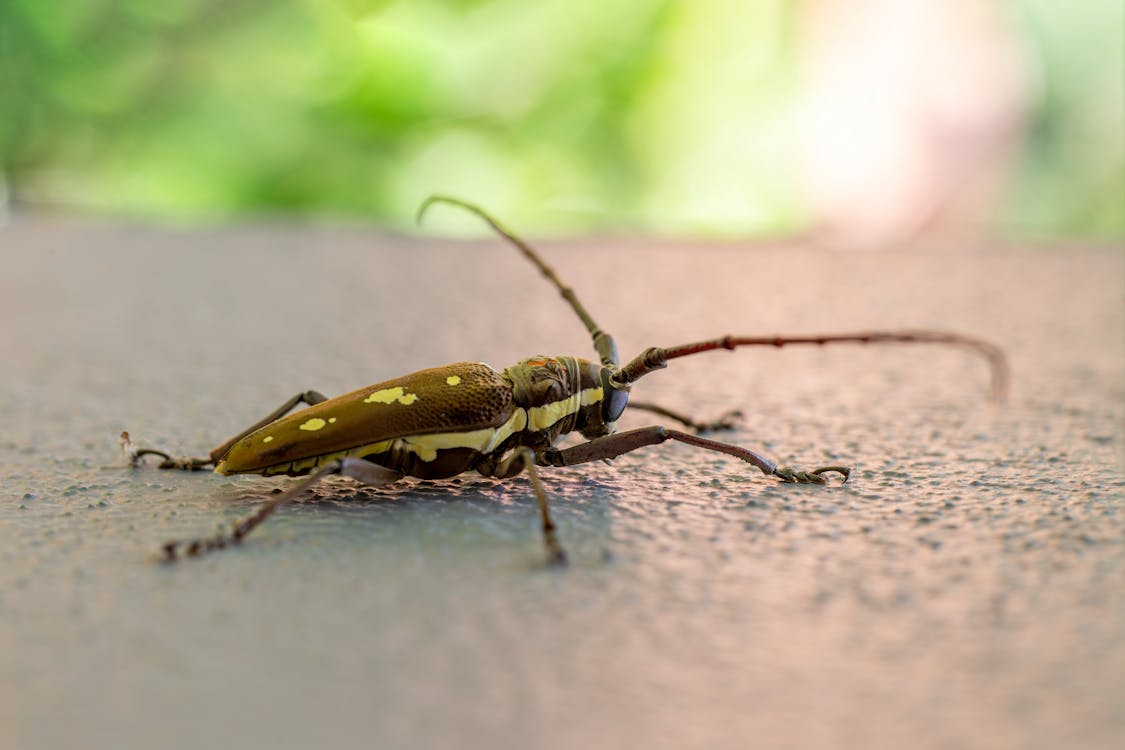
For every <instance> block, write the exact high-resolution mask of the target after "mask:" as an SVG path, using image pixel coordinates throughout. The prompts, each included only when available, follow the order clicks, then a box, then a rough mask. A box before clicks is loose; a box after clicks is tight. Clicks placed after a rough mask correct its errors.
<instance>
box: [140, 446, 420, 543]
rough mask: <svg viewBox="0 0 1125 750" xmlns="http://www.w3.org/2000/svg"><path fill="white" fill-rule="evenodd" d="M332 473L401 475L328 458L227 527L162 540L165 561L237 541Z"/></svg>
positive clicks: (374, 478) (376, 478) (363, 478)
mask: <svg viewBox="0 0 1125 750" xmlns="http://www.w3.org/2000/svg"><path fill="white" fill-rule="evenodd" d="M334 474H338V475H340V476H344V477H350V478H352V479H354V480H356V481H357V482H361V483H363V484H366V485H370V486H372V487H381V486H383V485H387V484H391V483H392V482H397V481H398V480H399V479H402V473H401V472H398V471H394V470H393V469H388V468H385V467H383V466H379V465H378V464H375V463H372V462H370V461H365V460H363V459H361V458H342V459H338V460H336V461H332V462H330V463H328V464H325V465H324V466H323V467H321V469H320V470H319V471H316V472H315V473H313V474H311V475H309V476H308V477H306V478H305V479H303V480H302V481H300V482H298V483H297V484H296V485H295V486H293V487H291V488H289V489H288V490H286V491H285V492H283V493H281V494H280V495H278V496H277V497H275V498H273V499H272V500H269V501H267V502H264V503H262V504H261V505H260V506H258V508H257V509H256V510H255V511H254V512H253V513H251V514H250V515H248V516H246V518H243V519H241V520H240V521H236V522H235V523H234V524H233V525H232V526H231V528H230V531H227V532H224V533H221V534H218V535H216V536H213V537H198V538H196V539H184V540H174V541H171V542H166V543H165V544H164V546H163V547H162V549H163V550H164V560H165V562H175V561H176V560H178V559H179V558H180V557H181V556H186V557H196V556H197V555H201V554H204V553H206V552H211V551H214V550H217V549H223V548H224V547H226V546H228V545H230V544H237V543H238V542H241V541H242V540H243V538H244V537H245V536H246V535H247V534H249V533H250V532H251V531H253V530H254V529H256V528H257V527H258V526H260V525H261V524H262V522H263V521H265V520H266V519H267V518H269V517H270V516H271V515H273V512H274V511H275V510H277V509H278V508H280V507H281V506H282V505H285V504H286V503H288V502H290V501H291V500H293V499H294V498H296V497H298V496H299V495H300V494H301V493H302V492H304V491H305V490H307V489H308V488H309V487H312V486H313V485H314V484H316V483H317V482H319V481H320V480H321V479H324V477H327V476H332V475H334Z"/></svg>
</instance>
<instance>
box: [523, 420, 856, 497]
mask: <svg viewBox="0 0 1125 750" xmlns="http://www.w3.org/2000/svg"><path fill="white" fill-rule="evenodd" d="M666 440H678V441H679V442H681V443H687V444H688V445H694V446H695V447H697V448H704V449H706V450H712V451H718V452H719V453H725V454H727V455H728V456H734V457H735V458H740V459H742V460H743V461H745V462H747V463H749V464H753V465H754V466H757V467H758V468H759V469H761V470H762V473H763V474H766V475H768V476H772V477H777V478H778V479H780V480H781V481H783V482H795V483H800V484H826V483H827V480H826V479H825V478H824V476H823V475H824V474H826V473H828V472H836V473H838V474H840V475H841V476H843V477H844V481H845V482H846V481H848V477H849V476H850V475H851V469H850V468H848V467H846V466H823V467H821V468H819V469H815V470H813V471H794V470H793V469H790V468H789V467H786V466H782V467H778V465H777V464H775V463H774V462H773V461H770V460H769V459H768V458H765V457H764V456H761V455H759V454H757V453H755V452H754V451H752V450H748V449H746V448H741V447H739V446H737V445H730V444H728V443H720V442H718V441H717V440H708V439H707V438H701V437H699V436H698V435H692V434H689V433H687V432H680V431H679V430H669V429H668V428H666V427H660V426H655V427H642V428H641V429H639V430H629V431H628V432H618V433H616V434H614V435H607V436H606V437H602V438H597V439H595V440H591V441H590V442H588V443H582V444H581V445H576V446H574V447H573V448H566V449H565V450H558V449H557V448H550V449H548V450H547V451H545V452H544V454H543V458H544V460H545V462H546V463H547V464H549V465H551V466H574V465H575V464H584V463H587V462H589V461H598V460H602V459H610V458H616V457H617V456H620V455H622V454H624V453H629V452H631V451H635V450H637V449H638V448H644V447H646V446H649V445H659V444H660V443H663V442H665V441H666Z"/></svg>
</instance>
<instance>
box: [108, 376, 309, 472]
mask: <svg viewBox="0 0 1125 750" xmlns="http://www.w3.org/2000/svg"><path fill="white" fill-rule="evenodd" d="M327 400H328V397H327V396H325V395H324V394H323V393H321V392H320V391H302V392H301V393H298V394H297V395H295V396H293V397H292V398H290V399H288V400H287V401H286V402H285V403H283V404H282V405H281V406H279V407H277V408H276V409H274V410H273V411H272V412H270V413H269V414H268V415H267V416H265V417H263V418H262V419H259V420H258V421H257V422H255V423H254V424H252V425H250V426H249V427H247V428H246V429H245V430H243V431H242V432H240V433H238V434H237V435H235V436H234V437H232V438H231V439H230V440H228V441H226V442H225V443H223V444H222V445H220V446H219V447H218V448H215V449H214V450H212V451H211V453H210V455H208V456H207V457H206V458H200V457H195V456H172V455H170V454H168V453H165V452H164V451H161V450H156V449H153V448H138V447H137V446H136V445H135V444H134V443H133V441H132V439H131V438H130V437H129V433H128V432H122V433H121V452H122V453H124V454H125V456H126V458H128V459H129V463H130V464H131V465H133V466H136V465H137V462H138V461H139V460H140V459H142V458H144V457H145V456H158V457H160V458H161V459H163V460H162V461H161V462H160V464H159V465H158V466H157V468H159V469H180V470H181V471H199V470H200V469H204V468H206V467H208V466H212V465H214V464H215V463H216V462H218V461H219V459H221V458H222V457H223V456H224V455H226V452H227V451H228V450H230V447H231V446H232V445H234V444H235V443H237V442H238V441H239V440H241V439H242V438H244V437H246V436H247V435H249V434H250V433H252V432H254V431H255V430H259V429H261V428H262V427H265V426H266V425H268V424H270V423H271V422H276V421H277V420H279V419H281V418H282V417H284V416H285V415H286V414H288V413H289V412H291V411H293V409H295V408H296V407H297V405H298V404H307V405H309V406H312V405H313V404H319V403H320V402H321V401H327Z"/></svg>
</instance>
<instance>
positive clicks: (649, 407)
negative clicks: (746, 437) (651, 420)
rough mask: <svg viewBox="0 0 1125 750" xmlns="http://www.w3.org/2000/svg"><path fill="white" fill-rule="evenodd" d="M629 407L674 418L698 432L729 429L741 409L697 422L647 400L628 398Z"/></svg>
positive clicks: (736, 421) (738, 416)
mask: <svg viewBox="0 0 1125 750" xmlns="http://www.w3.org/2000/svg"><path fill="white" fill-rule="evenodd" d="M629 408H630V409H640V410H641V411H650V412H652V413H653V414H659V415H660V416H662V417H668V418H669V419H674V420H676V421H677V422H679V423H680V424H682V425H685V426H687V427H690V428H691V429H693V430H695V431H696V432H697V433H699V432H714V431H715V430H729V429H731V428H733V427H734V426H735V425H737V424H738V422H739V421H740V420H741V419H742V411H741V410H739V409H731V410H730V411H728V412H725V413H723V414H722V415H720V416H719V418H718V419H716V420H713V421H711V422H699V421H697V420H695V419H692V418H691V417H689V416H687V415H686V414H681V413H680V412H675V411H672V410H671V409H665V408H664V407H663V406H661V405H660V404H653V403H649V402H648V401H636V400H634V399H629Z"/></svg>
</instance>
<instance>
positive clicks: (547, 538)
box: [486, 446, 567, 565]
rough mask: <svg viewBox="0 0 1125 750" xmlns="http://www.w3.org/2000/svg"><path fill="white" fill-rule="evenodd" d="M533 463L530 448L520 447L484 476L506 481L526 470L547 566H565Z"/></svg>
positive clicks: (563, 555)
mask: <svg viewBox="0 0 1125 750" xmlns="http://www.w3.org/2000/svg"><path fill="white" fill-rule="evenodd" d="M535 461H536V457H535V453H534V452H533V451H532V450H531V449H530V448H527V447H523V446H521V447H519V448H516V449H515V450H514V451H512V453H511V454H510V455H508V456H507V457H506V458H504V459H502V460H501V461H500V463H498V464H496V466H495V467H493V468H492V469H491V470H489V471H488V472H487V473H486V476H490V477H495V478H497V479H507V478H509V477H514V476H516V475H517V474H519V473H520V472H521V471H523V470H524V469H527V476H528V478H529V479H530V480H531V487H532V489H533V490H534V491H535V499H536V501H537V502H538V503H539V517H540V520H541V521H542V523H543V544H544V545H545V546H546V547H547V564H548V565H566V562H567V558H566V550H564V549H563V547H562V544H560V543H559V537H558V534H557V533H556V532H555V522H554V521H553V520H552V519H551V508H550V506H549V504H548V502H547V491H546V490H544V489H543V483H542V482H540V481H539V474H538V472H537V471H536V469H535Z"/></svg>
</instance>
